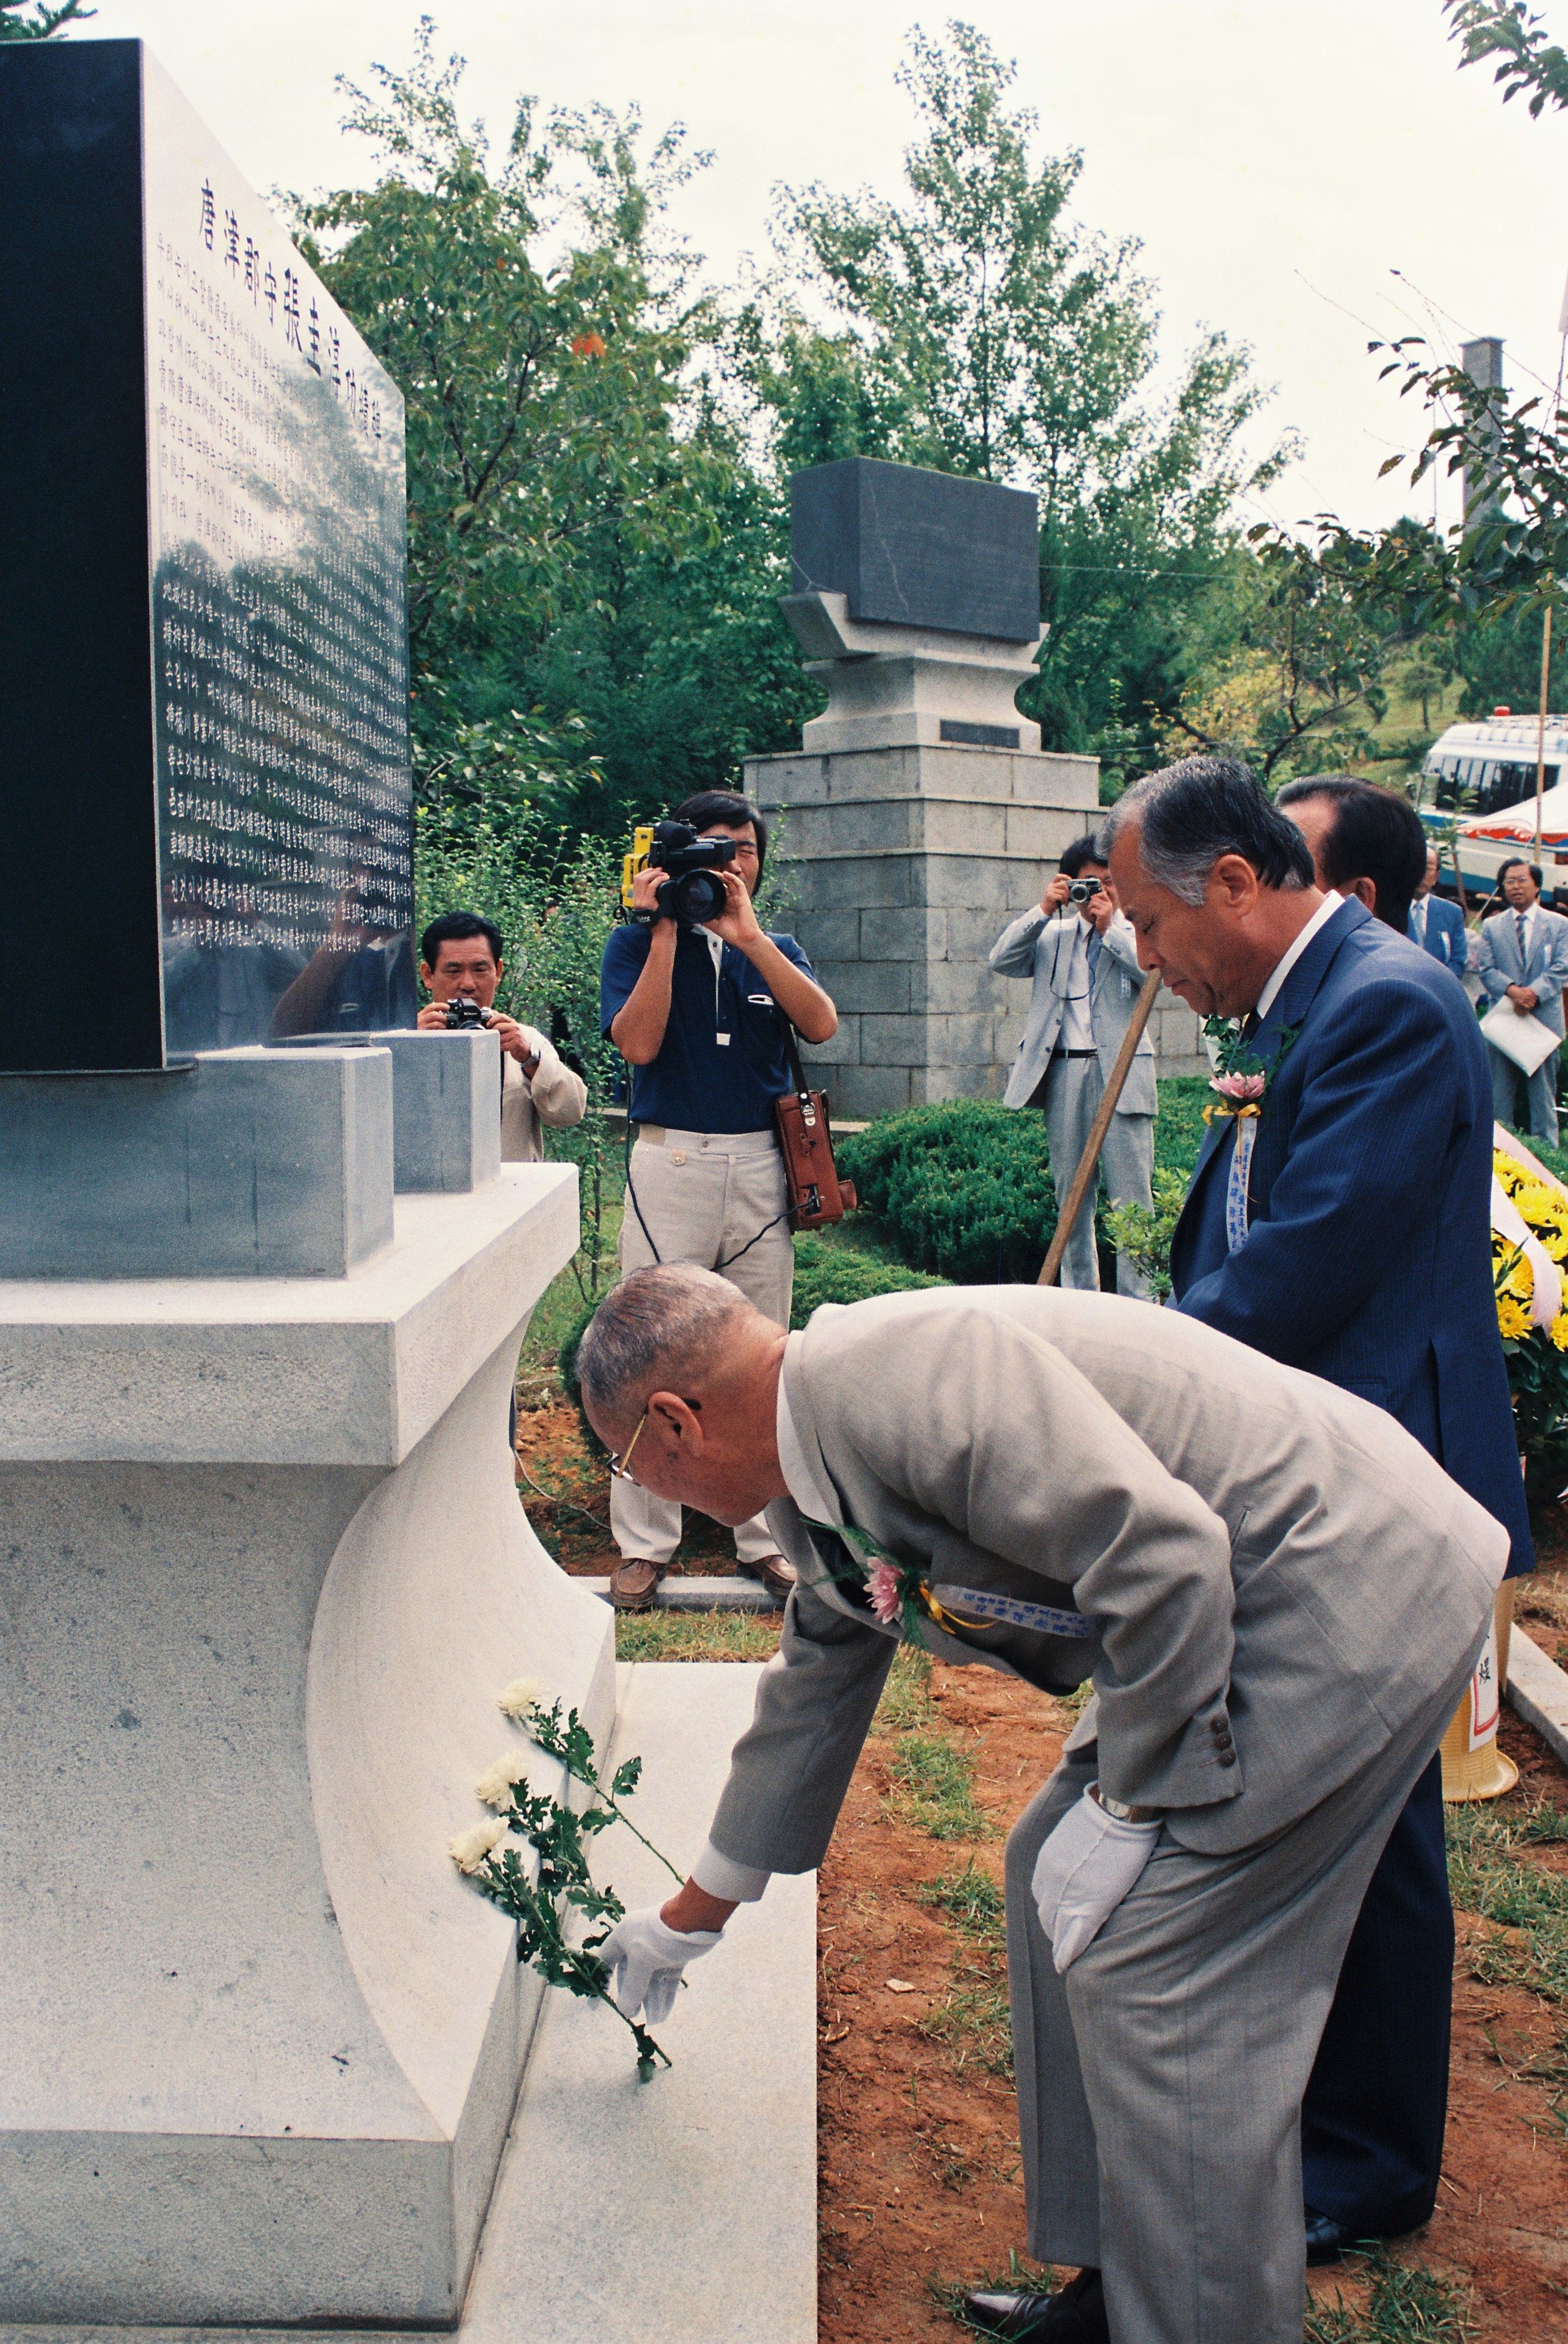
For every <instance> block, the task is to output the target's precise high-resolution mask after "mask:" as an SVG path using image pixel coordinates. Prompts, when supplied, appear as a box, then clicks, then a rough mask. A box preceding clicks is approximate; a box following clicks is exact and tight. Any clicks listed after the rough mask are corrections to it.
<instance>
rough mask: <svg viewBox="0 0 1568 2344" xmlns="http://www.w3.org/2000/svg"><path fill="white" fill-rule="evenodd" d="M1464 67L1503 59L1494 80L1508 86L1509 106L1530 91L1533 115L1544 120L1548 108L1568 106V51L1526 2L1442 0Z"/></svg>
mask: <svg viewBox="0 0 1568 2344" xmlns="http://www.w3.org/2000/svg"><path fill="white" fill-rule="evenodd" d="M1442 5H1443V13H1444V15H1446V16H1448V17H1449V18H1450V19H1451V25H1452V37H1453V39H1455V40H1456V41H1458V42H1460V43H1461V45H1462V48H1463V51H1464V54H1463V56H1462V59H1461V64H1462V65H1466V66H1475V65H1481V64H1482V63H1484V62H1485V61H1486V60H1488V59H1489V58H1492V57H1495V58H1497V59H1499V60H1500V62H1499V63H1498V65H1497V67H1496V69H1495V71H1494V72H1493V74H1492V79H1493V81H1495V82H1499V83H1501V84H1502V97H1503V103H1504V104H1505V105H1506V104H1507V102H1508V100H1509V99H1510V98H1511V97H1519V96H1522V95H1523V94H1524V92H1526V91H1528V92H1529V94H1530V111H1531V113H1532V114H1533V115H1534V116H1536V117H1537V118H1539V116H1540V115H1541V112H1542V109H1543V107H1544V106H1549V105H1550V106H1568V51H1564V50H1563V49H1562V48H1560V47H1558V45H1556V43H1555V42H1552V41H1549V40H1548V39H1547V37H1546V34H1545V32H1544V30H1543V26H1542V21H1541V18H1540V17H1539V16H1538V15H1536V14H1535V13H1534V12H1533V10H1532V9H1530V8H1529V7H1528V6H1526V5H1525V0H1442Z"/></svg>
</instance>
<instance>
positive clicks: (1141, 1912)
mask: <svg viewBox="0 0 1568 2344" xmlns="http://www.w3.org/2000/svg"><path fill="white" fill-rule="evenodd" d="M1474 1661H1475V1654H1474V1653H1473V1652H1472V1653H1470V1654H1468V1655H1467V1656H1466V1657H1465V1659H1464V1660H1463V1662H1462V1663H1461V1664H1459V1665H1457V1666H1456V1667H1455V1668H1454V1669H1453V1671H1452V1673H1451V1675H1450V1676H1449V1677H1448V1678H1447V1679H1446V1680H1445V1681H1444V1682H1442V1683H1441V1684H1439V1685H1437V1686H1436V1687H1434V1689H1433V1692H1432V1695H1431V1701H1430V1702H1428V1704H1427V1707H1426V1709H1425V1710H1424V1711H1423V1713H1421V1716H1419V1717H1418V1718H1416V1719H1415V1720H1413V1721H1412V1722H1411V1723H1409V1724H1407V1725H1406V1726H1404V1727H1403V1728H1402V1729H1401V1732H1400V1733H1398V1734H1396V1735H1395V1737H1394V1738H1393V1740H1392V1741H1391V1742H1390V1743H1388V1744H1387V1745H1386V1747H1385V1748H1384V1749H1382V1750H1381V1751H1380V1752H1379V1753H1378V1754H1377V1756H1376V1757H1375V1758H1373V1759H1371V1760H1370V1761H1369V1762H1368V1763H1366V1764H1365V1765H1364V1766H1363V1767H1362V1768H1361V1771H1360V1773H1357V1774H1356V1775H1355V1776H1354V1777H1353V1778H1352V1780H1351V1782H1349V1783H1345V1784H1344V1785H1343V1786H1342V1787H1341V1788H1340V1790H1338V1791H1333V1792H1330V1794H1329V1795H1328V1797H1327V1798H1325V1799H1323V1800H1321V1801H1320V1803H1319V1804H1318V1805H1317V1806H1315V1807H1313V1808H1311V1809H1310V1811H1309V1812H1308V1813H1307V1814H1304V1815H1302V1816H1300V1818H1299V1819H1298V1820H1297V1821H1296V1822H1295V1823H1293V1824H1290V1826H1289V1827H1288V1828H1287V1829H1286V1830H1284V1831H1282V1832H1280V1833H1279V1834H1276V1835H1275V1836H1274V1837H1273V1838H1271V1839H1268V1840H1265V1841H1263V1842H1262V1843H1260V1844H1259V1845H1258V1846H1255V1847H1249V1848H1243V1849H1241V1850H1239V1852H1238V1853H1237V1854H1233V1855H1199V1854H1194V1853H1193V1851H1192V1850H1191V1849H1190V1848H1186V1847H1183V1846H1181V1845H1180V1844H1179V1842H1177V1841H1176V1840H1174V1839H1172V1837H1171V1836H1170V1834H1169V1833H1168V1831H1166V1832H1162V1833H1161V1834H1160V1836H1159V1839H1158V1842H1157V1844H1156V1846H1155V1852H1154V1854H1153V1855H1152V1856H1151V1857H1150V1859H1149V1862H1148V1865H1147V1867H1146V1869H1145V1871H1144V1873H1143V1876H1142V1878H1141V1879H1140V1880H1139V1881H1138V1885H1137V1887H1136V1888H1134V1890H1133V1891H1132V1894H1130V1895H1129V1896H1128V1897H1127V1898H1126V1899H1125V1901H1124V1902H1123V1903H1122V1904H1119V1905H1118V1907H1117V1909H1116V1911H1115V1912H1114V1913H1113V1914H1112V1915H1111V1916H1110V1918H1109V1920H1108V1922H1107V1923H1106V1925H1105V1926H1104V1928H1103V1929H1102V1930H1101V1931H1100V1933H1099V1935H1098V1937H1096V1939H1095V1940H1094V1942H1093V1944H1092V1945H1089V1947H1088V1948H1087V1951H1086V1952H1085V1953H1083V1954H1081V1955H1079V1957H1078V1959H1077V1961H1076V1962H1075V1963H1074V1964H1073V1965H1072V1967H1071V1968H1070V1969H1069V1970H1068V1971H1067V1975H1066V1976H1065V1977H1058V1976H1057V1973H1056V1970H1055V1968H1054V1967H1053V1965H1052V1962H1051V1949H1050V1945H1049V1944H1048V1943H1047V1938H1046V1934H1045V1931H1044V1930H1043V1929H1042V1927H1041V1925H1040V1918H1039V1914H1038V1911H1037V1908H1036V1905H1035V1900H1034V1897H1033V1895H1032V1894H1031V1893H1030V1887H1029V1882H1030V1878H1031V1875H1032V1874H1033V1872H1034V1868H1035V1858H1036V1856H1037V1854H1038V1853H1039V1850H1040V1848H1041V1846H1042V1844H1044V1842H1045V1841H1046V1839H1047V1837H1048V1836H1049V1834H1050V1833H1051V1832H1052V1831H1053V1830H1054V1829H1055V1827H1056V1825H1057V1823H1058V1822H1059V1821H1060V1819H1061V1817H1062V1816H1063V1815H1064V1814H1067V1810H1068V1808H1069V1807H1071V1806H1072V1805H1074V1804H1075V1803H1076V1802H1077V1800H1078V1799H1079V1798H1080V1797H1081V1796H1082V1794H1083V1792H1084V1790H1085V1788H1086V1786H1087V1784H1088V1783H1090V1782H1092V1781H1093V1779H1094V1776H1095V1762H1096V1753H1095V1751H1094V1749H1093V1748H1092V1746H1091V1747H1090V1748H1088V1749H1087V1750H1083V1751H1078V1752H1076V1753H1074V1754H1073V1755H1072V1756H1071V1757H1070V1758H1068V1759H1067V1760H1065V1761H1064V1762H1063V1763H1062V1764H1061V1765H1060V1766H1059V1767H1058V1768H1057V1772H1056V1773H1055V1774H1053V1775H1052V1777H1051V1779H1050V1781H1049V1782H1048V1783H1047V1784H1046V1786H1045V1788H1044V1789H1043V1790H1042V1791H1041V1792H1039V1793H1038V1794H1037V1796H1036V1798H1035V1799H1034V1800H1033V1801H1032V1802H1031V1803H1030V1804H1029V1805H1028V1806H1027V1807H1026V1809H1025V1810H1024V1813H1023V1814H1022V1815H1021V1816H1020V1818H1019V1820H1018V1822H1017V1824H1015V1826H1014V1828H1013V1833H1012V1835H1011V1837H1010V1838H1009V1840H1008V1842H1007V1974H1008V1985H1009V1990H1010V1993H1011V1996H1012V2015H1013V2052H1014V2058H1015V2062H1016V2066H1017V2078H1018V2125H1019V2131H1020V2134H1021V2136H1022V2143H1023V2151H1024V2196H1025V2202H1026V2205H1027V2213H1028V2232H1029V2251H1030V2253H1031V2254H1033V2255H1035V2256H1037V2258H1039V2260H1040V2261H1042V2262H1054V2263H1066V2264H1077V2265H1083V2264H1093V2265H1095V2266H1097V2267H1098V2268H1099V2269H1101V2270H1102V2271H1103V2272H1104V2274H1105V2291H1106V2309H1107V2313H1108V2319H1109V2325H1110V2333H1111V2344H1300V2338H1301V2321H1302V2311H1303V2296H1304V2289H1305V2273H1306V2242H1305V2237H1304V2233H1303V2227H1302V2205H1301V2096H1302V2094H1303V2093H1304V2092H1305V2090H1306V2088H1307V2078H1308V2076H1310V2073H1311V2068H1312V2061H1313V2059H1314V2058H1315V2056H1316V2055H1317V2049H1318V2041H1319V2037H1320V2036H1321V2034H1322V2031H1323V2027H1324V2024H1325V2022H1326V2020H1327V2018H1328V2015H1329V2006H1330V2003H1331V2002H1332V2000H1333V1995H1334V1988H1335V1985H1336V1984H1337V1983H1338V1980H1339V1975H1340V1963H1341V1962H1342V1960H1343V1958H1344V1953H1345V1947H1346V1945H1348V1943H1349V1942H1350V1935H1351V1929H1352V1928H1353V1926H1354V1925H1355V1920H1356V1915H1357V1914H1358V1913H1359V1912H1360V1910H1361V1899H1362V1896H1363V1895H1364V1894H1365V1892H1366V1886H1367V1883H1368V1881H1369V1880H1370V1879H1371V1875H1372V1873H1373V1871H1374V1869H1375V1867H1376V1864H1377V1861H1378V1857H1379V1856H1380V1854H1381V1853H1382V1849H1383V1844H1384V1843H1385V1841H1386V1840H1387V1838H1388V1836H1389V1834H1390V1832H1391V1830H1392V1829H1393V1826H1394V1823H1395V1821H1396V1819H1397V1817H1398V1815H1399V1814H1400V1810H1401V1808H1402V1806H1403V1805H1404V1803H1405V1801H1406V1799H1407V1798H1408V1797H1409V1796H1410V1793H1411V1789H1412V1787H1413V1786H1414V1784H1415V1783H1416V1781H1417V1780H1418V1779H1419V1777H1420V1775H1421V1772H1422V1770H1423V1769H1424V1768H1425V1767H1426V1766H1427V1764H1428V1763H1430V1761H1431V1754H1432V1752H1433V1751H1434V1750H1435V1749H1436V1748H1437V1745H1438V1742H1439V1739H1440V1737H1441V1735H1442V1730H1443V1727H1444V1726H1445V1725H1446V1724H1447V1723H1448V1721H1449V1719H1450V1718H1451V1717H1452V1714H1453V1712H1454V1708H1455V1707H1456V1705H1457V1703H1458V1702H1459V1699H1460V1696H1461V1695H1462V1692H1463V1691H1464V1688H1465V1686H1466V1684H1467V1683H1468V1682H1469V1680H1470V1672H1471V1670H1472V1667H1473V1665H1474Z"/></svg>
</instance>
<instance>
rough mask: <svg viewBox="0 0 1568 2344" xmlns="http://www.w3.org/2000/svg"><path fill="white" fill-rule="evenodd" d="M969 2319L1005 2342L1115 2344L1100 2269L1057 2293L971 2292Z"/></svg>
mask: <svg viewBox="0 0 1568 2344" xmlns="http://www.w3.org/2000/svg"><path fill="white" fill-rule="evenodd" d="M964 2317H965V2319H967V2320H968V2321H969V2322H970V2324H971V2325H972V2326H973V2327H976V2328H977V2329H979V2330H980V2332H981V2334H982V2335H983V2336H997V2337H1000V2338H1002V2339H1004V2344H1110V2329H1108V2327H1107V2325H1106V2317H1105V2289H1104V2288H1102V2287H1101V2285H1100V2275H1099V2273H1098V2270H1081V2271H1079V2273H1078V2275H1077V2278H1073V2279H1069V2280H1068V2281H1067V2285H1066V2287H1064V2288H1058V2289H1057V2293H1056V2294H1055V2295H986V2294H980V2293H975V2294H970V2295H966V2297H965V2298H964Z"/></svg>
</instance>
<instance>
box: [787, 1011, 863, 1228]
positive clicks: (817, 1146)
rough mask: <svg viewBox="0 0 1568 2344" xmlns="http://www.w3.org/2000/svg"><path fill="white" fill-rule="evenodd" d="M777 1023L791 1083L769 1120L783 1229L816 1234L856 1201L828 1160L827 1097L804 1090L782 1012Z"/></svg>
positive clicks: (791, 1036) (830, 1145) (850, 1185)
mask: <svg viewBox="0 0 1568 2344" xmlns="http://www.w3.org/2000/svg"><path fill="white" fill-rule="evenodd" d="M779 1022H780V1024H781V1025H783V1027H784V1051H785V1055H786V1056H787V1057H788V1059H789V1070H790V1073H791V1075H792V1076H794V1090H793V1091H785V1093H784V1096H783V1098H780V1099H775V1100H774V1121H775V1123H776V1124H777V1126H778V1135H779V1147H780V1150H781V1152H782V1154H783V1156H784V1185H785V1187H786V1189H787V1191H788V1195H789V1225H790V1227H791V1228H792V1229H820V1228H824V1226H825V1224H826V1223H827V1222H829V1221H842V1220H843V1218H844V1217H845V1213H853V1212H854V1210H855V1206H856V1204H857V1203H858V1202H859V1199H858V1197H856V1196H855V1184H854V1182H853V1181H850V1180H841V1179H840V1178H839V1177H838V1167H837V1166H836V1165H835V1163H834V1160H833V1133H832V1131H831V1129H830V1128H829V1126H828V1119H827V1093H826V1092H825V1091H814V1090H808V1089H807V1087H806V1080H805V1075H804V1071H803V1069H802V1066H801V1063H800V1053H799V1051H798V1050H797V1049H796V1048H795V1040H794V1026H793V1025H791V1024H790V1022H789V1020H788V1018H787V1017H785V1016H784V1013H783V1011H782V1010H781V1011H780V1013H779Z"/></svg>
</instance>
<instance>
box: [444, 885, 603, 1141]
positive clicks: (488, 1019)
mask: <svg viewBox="0 0 1568 2344" xmlns="http://www.w3.org/2000/svg"><path fill="white" fill-rule="evenodd" d="M504 968H505V963H504V962H503V961H502V959H501V930H500V929H499V928H498V927H497V926H496V925H495V923H494V922H493V921H492V920H481V918H480V917H479V916H478V914H476V913H473V912H443V913H442V914H441V916H440V919H439V920H432V921H431V922H430V926H429V927H428V928H427V929H426V930H425V933H424V935H422V936H421V937H420V979H421V981H422V983H423V985H424V986H425V989H426V991H427V992H428V993H429V995H430V1000H429V1002H428V1003H427V1004H426V1005H425V1007H424V1008H423V1009H421V1010H420V1015H419V1019H418V1024H419V1028H420V1033H421V1034H441V1033H460V1032H461V1031H462V1030H463V1028H464V1027H465V1026H470V1025H482V1026H485V1027H487V1028H488V1029H489V1031H490V1032H491V1033H492V1034H493V1035H494V1036H495V1037H496V1039H497V1041H498V1042H499V1043H500V1044H501V1161H502V1163H503V1164H537V1163H538V1162H539V1161H540V1159H541V1157H542V1156H543V1154H544V1140H543V1136H542V1133H541V1128H540V1127H541V1125H543V1124H549V1125H550V1126H551V1128H552V1129H554V1130H558V1131H564V1130H567V1129H569V1128H570V1127H571V1126H572V1124H574V1123H581V1122H582V1116H583V1110H584V1109H585V1107H586V1106H587V1105H588V1092H587V1089H586V1087H585V1086H584V1084H583V1080H582V1076H581V1075H575V1074H573V1073H572V1068H571V1067H570V1066H566V1065H565V1064H563V1062H562V1060H561V1056H559V1054H558V1052H557V1051H556V1050H555V1048H554V1047H553V1046H552V1045H551V1043H549V1042H547V1041H546V1040H545V1037H544V1036H543V1035H542V1034H541V1033H538V1032H536V1030H535V1029H534V1027H533V1026H531V1025H519V1024H518V1022H517V1020H516V1018H515V1017H508V1016H507V1015H506V1014H505V1012H504V1011H502V1010H500V1009H497V1008H496V1006H495V994H496V987H497V985H500V983H501V975H502V973H503V971H504Z"/></svg>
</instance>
